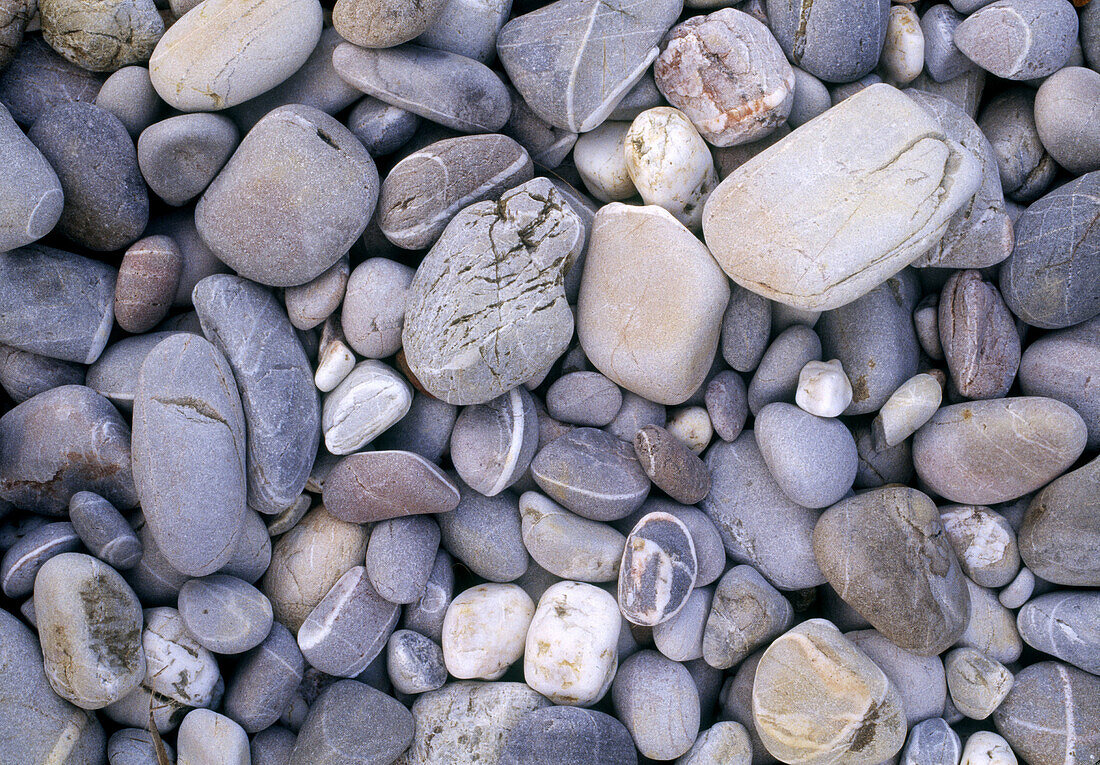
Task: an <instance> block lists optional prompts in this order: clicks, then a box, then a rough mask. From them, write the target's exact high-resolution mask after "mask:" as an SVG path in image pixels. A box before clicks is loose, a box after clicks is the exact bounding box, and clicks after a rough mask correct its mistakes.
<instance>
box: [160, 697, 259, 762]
mask: <svg viewBox="0 0 1100 765" xmlns="http://www.w3.org/2000/svg"><path fill="white" fill-rule="evenodd" d="M251 762H252V755H251V753H250V751H249V748H248V734H246V733H245V732H244V728H242V727H241V726H240V725H237V723H235V722H233V721H232V720H230V719H229V718H228V717H226V716H225V715H221V714H218V713H217V712H213V711H211V710H209V709H192V710H191V711H190V712H188V713H187V716H186V717H184V718H183V722H181V723H180V729H179V733H178V734H177V736H176V763H177V765H249V764H250V763H251Z"/></svg>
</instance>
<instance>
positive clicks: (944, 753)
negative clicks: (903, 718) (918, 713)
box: [899, 717, 962, 765]
mask: <svg viewBox="0 0 1100 765" xmlns="http://www.w3.org/2000/svg"><path fill="white" fill-rule="evenodd" d="M961 756H962V742H961V741H960V740H959V734H958V733H956V732H955V731H954V730H952V728H951V726H950V725H948V723H947V720H944V719H943V718H942V717H933V718H930V719H928V720H924V721H923V722H919V723H917V724H916V725H914V726H913V727H912V728H911V729H910V730H909V740H908V741H906V743H905V749H903V750H902V752H901V760H900V761H899V765H959V758H960V757H961Z"/></svg>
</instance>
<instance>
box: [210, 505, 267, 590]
mask: <svg viewBox="0 0 1100 765" xmlns="http://www.w3.org/2000/svg"><path fill="white" fill-rule="evenodd" d="M270 564H271V535H270V534H268V532H267V525H266V524H265V522H264V517H263V516H261V515H260V514H259V513H257V512H256V511H255V510H253V509H251V508H249V509H247V510H245V511H244V519H243V521H242V523H241V533H240V535H239V536H238V537H237V544H236V545H235V546H234V548H233V552H232V554H231V555H230V556H229V560H228V561H227V562H226V564H225V565H224V566H222V567H221V568H220V569H218V573H220V574H227V575H229V576H235V577H237V578H238V579H243V580H244V581H246V582H248V583H249V584H253V583H255V582H257V581H259V579H260V577H261V576H263V574H264V571H266V570H267V567H268V566H269V565H270Z"/></svg>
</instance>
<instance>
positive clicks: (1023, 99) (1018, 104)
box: [978, 86, 1055, 238]
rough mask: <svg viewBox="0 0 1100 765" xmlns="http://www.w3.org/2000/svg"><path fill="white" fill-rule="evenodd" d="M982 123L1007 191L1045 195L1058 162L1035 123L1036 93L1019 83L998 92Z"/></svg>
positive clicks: (1025, 196)
mask: <svg viewBox="0 0 1100 765" xmlns="http://www.w3.org/2000/svg"><path fill="white" fill-rule="evenodd" d="M978 126H979V127H980V128H981V130H982V133H983V135H985V136H987V137H988V139H989V142H990V146H992V147H993V154H994V156H995V157H996V159H997V167H998V170H999V172H1000V176H1001V186H1002V187H1003V188H1004V191H1005V193H1006V194H1008V195H1010V196H1011V197H1012V198H1014V199H1016V200H1018V201H1029V202H1030V201H1031V200H1033V199H1035V198H1037V197H1039V196H1041V195H1042V193H1043V191H1044V190H1045V189H1046V187H1047V186H1048V185H1049V184H1050V181H1051V179H1052V177H1053V174H1054V170H1053V168H1054V167H1055V163H1054V160H1053V159H1052V158H1051V157H1050V155H1049V154H1047V153H1046V150H1045V149H1044V148H1043V144H1042V141H1041V139H1040V138H1039V131H1038V129H1037V128H1036V126H1035V92H1034V91H1033V90H1032V89H1031V88H1027V87H1023V86H1017V87H1014V88H1009V89H1008V90H1006V91H1004V92H1003V93H1000V94H998V95H997V96H995V97H994V98H992V99H991V100H990V102H989V104H988V105H987V106H986V107H985V109H984V110H982V114H981V117H980V118H979V119H978ZM1018 234H1019V232H1017V238H1018Z"/></svg>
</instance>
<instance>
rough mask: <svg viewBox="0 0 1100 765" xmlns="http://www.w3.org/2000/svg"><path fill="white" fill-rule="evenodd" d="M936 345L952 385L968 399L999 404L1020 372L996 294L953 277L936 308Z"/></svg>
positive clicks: (970, 275)
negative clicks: (940, 352) (999, 399)
mask: <svg viewBox="0 0 1100 765" xmlns="http://www.w3.org/2000/svg"><path fill="white" fill-rule="evenodd" d="M938 323H939V329H940V344H941V346H942V347H943V353H944V357H945V358H946V360H947V368H948V370H949V371H950V372H951V381H952V382H953V383H954V385H955V387H956V388H957V389H958V391H959V393H960V394H962V395H963V396H964V397H966V398H970V399H987V398H1002V397H1003V396H1004V395H1005V394H1007V393H1008V390H1009V388H1011V387H1012V381H1013V380H1014V379H1015V377H1016V370H1017V369H1018V368H1019V366H1020V336H1019V335H1018V334H1016V324H1015V321H1014V320H1013V318H1012V314H1011V313H1009V310H1008V307H1007V306H1006V305H1005V303H1004V300H1002V299H1001V295H1000V293H999V292H998V291H997V288H996V287H995V286H993V285H992V284H990V283H989V282H986V281H983V280H982V277H981V274H980V273H978V272H977V271H957V272H955V273H954V274H952V276H951V278H949V279H948V280H947V284H945V285H944V288H943V292H942V293H941V294H940V302H939V322H938Z"/></svg>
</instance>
